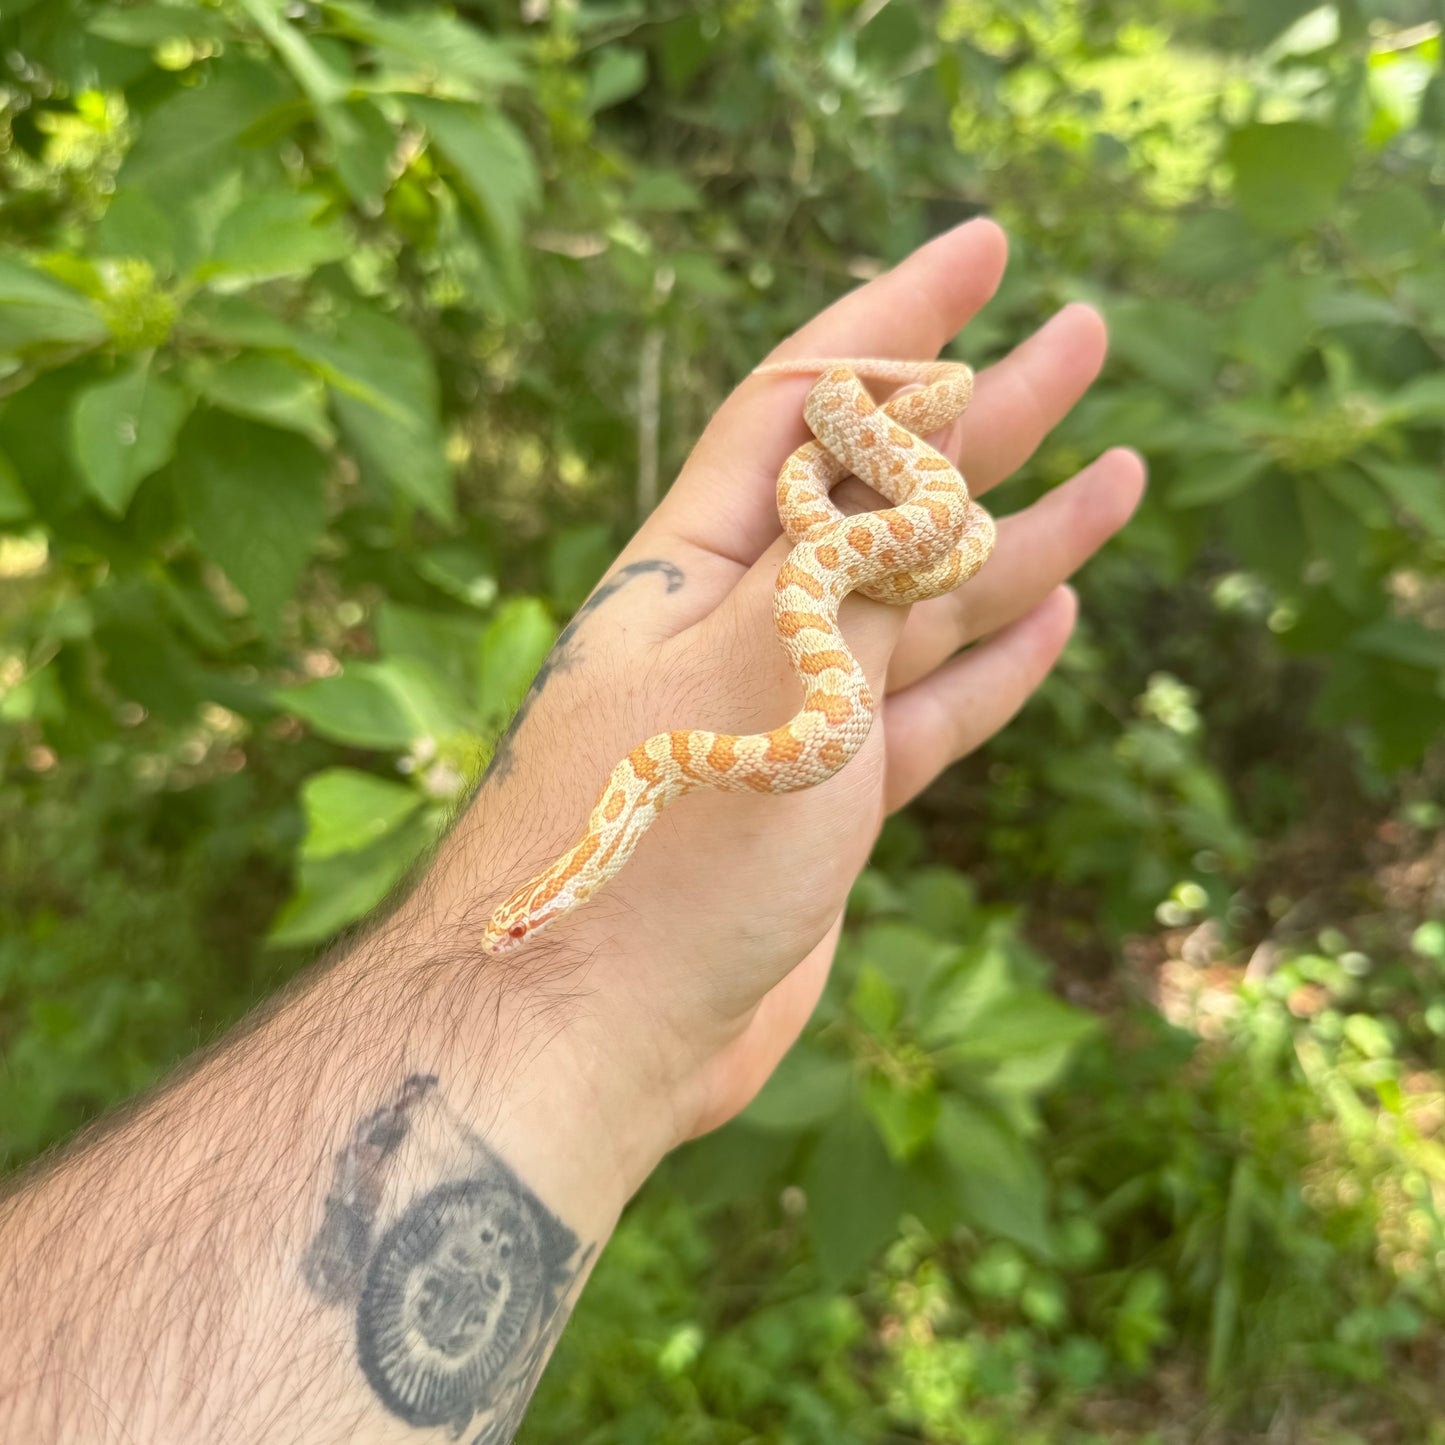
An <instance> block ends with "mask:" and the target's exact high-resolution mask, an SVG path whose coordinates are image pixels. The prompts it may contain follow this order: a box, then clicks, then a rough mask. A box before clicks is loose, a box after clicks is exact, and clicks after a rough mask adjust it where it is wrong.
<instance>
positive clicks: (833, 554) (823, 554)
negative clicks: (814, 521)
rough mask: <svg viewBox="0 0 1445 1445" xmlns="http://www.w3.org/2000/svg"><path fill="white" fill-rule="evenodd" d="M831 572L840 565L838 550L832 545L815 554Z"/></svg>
mask: <svg viewBox="0 0 1445 1445" xmlns="http://www.w3.org/2000/svg"><path fill="white" fill-rule="evenodd" d="M813 555H814V556H815V557H816V558H817V559H818V560H819V561H820V562H821V563H822V564H823V565H824V566H825V567H826V568H827V569H828V570H829V571H830V572H831V571H832V570H833V569H834V568H835V567H836V566H837V565H838V549H837V548H836V547H834V546H833V545H832V544H831V543H829V544H827V545H825V546H822V547H819V548H818V550H817V551H816V552H815V553H814V554H813Z"/></svg>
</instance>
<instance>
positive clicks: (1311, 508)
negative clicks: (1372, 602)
mask: <svg viewBox="0 0 1445 1445" xmlns="http://www.w3.org/2000/svg"><path fill="white" fill-rule="evenodd" d="M1356 476H1358V473H1357V474H1356ZM1295 496H1296V498H1297V501H1298V505H1299V511H1300V520H1301V521H1302V522H1303V523H1304V534H1305V537H1306V539H1307V540H1308V542H1309V546H1310V551H1311V552H1312V553H1313V555H1314V556H1315V557H1316V558H1319V559H1321V560H1323V561H1325V562H1328V563H1329V569H1330V570H1329V579H1328V580H1329V586H1330V590H1331V591H1332V592H1334V593H1335V595H1336V596H1337V597H1338V598H1339V599H1340V601H1341V602H1343V603H1344V605H1345V606H1346V607H1348V608H1350V609H1351V610H1355V609H1357V608H1359V607H1360V606H1361V605H1362V604H1363V602H1364V588H1365V578H1364V570H1363V565H1362V564H1363V551H1364V538H1363V535H1362V533H1361V530H1360V523H1359V520H1358V518H1356V517H1355V515H1354V514H1353V513H1352V511H1351V510H1350V509H1349V508H1348V507H1346V506H1344V505H1343V504H1342V503H1341V502H1340V501H1339V500H1338V499H1337V498H1336V497H1335V496H1334V495H1333V493H1331V492H1328V491H1326V490H1325V488H1324V487H1322V486H1321V485H1320V484H1319V481H1318V480H1317V479H1316V478H1313V477H1299V478H1296V480H1295Z"/></svg>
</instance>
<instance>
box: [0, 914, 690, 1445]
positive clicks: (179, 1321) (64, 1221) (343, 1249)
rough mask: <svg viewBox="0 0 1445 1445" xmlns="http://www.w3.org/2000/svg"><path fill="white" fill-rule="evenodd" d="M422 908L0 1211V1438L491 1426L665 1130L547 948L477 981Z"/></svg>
mask: <svg viewBox="0 0 1445 1445" xmlns="http://www.w3.org/2000/svg"><path fill="white" fill-rule="evenodd" d="M442 911H444V910H442V909H441V908H440V907H439V906H438V897H437V894H436V892H435V891H434V890H431V889H428V888H423V889H422V890H421V891H420V892H419V893H418V894H417V895H416V896H415V897H414V898H413V900H411V902H409V903H408V905H407V906H406V907H404V908H403V910H402V911H401V912H400V913H399V914H398V915H397V916H396V917H394V918H393V919H392V920H390V922H389V923H388V924H387V925H386V926H385V927H384V928H383V929H382V930H381V931H380V932H378V933H377V934H376V935H374V936H373V937H372V938H371V939H370V940H369V941H367V942H365V943H364V944H363V945H362V946H361V947H360V948H358V949H357V950H356V951H355V952H354V953H352V954H351V955H350V956H348V957H345V958H343V959H342V960H340V961H339V962H337V963H336V964H334V965H333V966H331V967H330V968H328V969H326V970H325V971H323V972H321V973H320V974H319V976H317V977H316V978H314V979H313V980H312V981H311V982H310V983H309V984H307V985H306V986H304V987H302V988H300V989H298V990H296V991H295V992H294V993H293V994H292V995H291V996H290V997H288V998H287V999H285V1000H284V1001H283V1002H282V1003H281V1004H280V1005H279V1006H278V1007H275V1008H273V1009H272V1010H270V1011H269V1012H268V1014H267V1016H266V1017H265V1018H264V1019H263V1020H262V1021H260V1022H259V1023H258V1024H256V1025H255V1026H254V1027H252V1028H250V1029H249V1030H247V1031H246V1032H245V1033H244V1034H243V1035H242V1036H240V1037H237V1038H236V1039H234V1040H233V1041H231V1042H229V1043H227V1044H226V1045H225V1046H224V1047H222V1048H221V1049H219V1050H218V1051H216V1052H215V1053H213V1054H212V1055H211V1056H210V1057H209V1058H207V1059H206V1060H205V1061H204V1062H202V1063H201V1064H200V1065H199V1066H197V1067H195V1068H194V1069H193V1070H192V1071H190V1072H189V1074H188V1075H187V1076H186V1077H184V1078H183V1079H181V1080H179V1081H178V1082H176V1083H174V1084H172V1085H171V1086H170V1087H169V1088H167V1089H165V1090H163V1091H162V1092H160V1093H159V1094H157V1095H156V1096H154V1097H152V1098H150V1099H148V1100H146V1101H145V1102H143V1103H142V1104H141V1105H140V1106H139V1107H137V1108H136V1109H135V1110H134V1111H133V1112H132V1113H131V1114H130V1116H129V1117H127V1118H125V1119H124V1120H122V1121H121V1122H119V1123H118V1124H116V1125H113V1126H112V1127H110V1128H109V1129H107V1130H106V1131H105V1132H104V1133H102V1134H101V1135H100V1136H99V1137H96V1138H95V1139H93V1140H92V1141H90V1142H88V1143H87V1142H84V1141H83V1143H82V1146H81V1147H79V1148H75V1149H72V1150H71V1151H69V1152H68V1153H66V1154H65V1155H63V1156H62V1157H61V1158H59V1159H58V1160H57V1161H55V1162H54V1163H52V1164H50V1165H49V1166H48V1167H47V1168H46V1169H45V1170H44V1171H43V1172H42V1174H41V1175H39V1176H38V1177H36V1178H34V1179H32V1180H30V1181H28V1183H26V1184H25V1185H24V1186H23V1187H22V1188H21V1189H20V1190H19V1191H17V1192H16V1193H15V1194H13V1195H12V1196H11V1198H10V1199H9V1201H8V1202H7V1203H6V1204H4V1205H0V1437H3V1438H4V1439H7V1440H28V1441H33V1442H42V1441H66V1442H81V1441H110V1440H117V1441H120V1440H126V1441H131V1440H135V1441H139V1440H145V1441H170V1440H176V1441H181V1440H185V1441H196V1440H206V1441H216V1442H220V1441H277V1442H279V1441H308V1442H311V1441H317V1442H321V1441H332V1440H335V1441H372V1440H377V1441H382V1440H386V1441H392V1440H398V1439H413V1438H415V1439H419V1440H425V1439H438V1440H440V1439H448V1440H454V1439H465V1440H466V1441H469V1442H476V1445H481V1442H488V1445H491V1442H499V1441H505V1440H509V1439H511V1437H512V1435H513V1433H514V1432H515V1430H516V1428H517V1426H518V1424H519V1423H520V1421H521V1418H522V1413H523V1411H524V1409H525V1407H526V1403H527V1400H528V1398H529V1396H530V1394H531V1392H532V1389H533V1386H534V1385H535V1383H536V1380H537V1377H538V1375H539V1374H540V1372H541V1369H542V1365H543V1362H544V1360H545V1358H546V1356H547V1353H548V1351H549V1349H550V1348H551V1345H552V1344H553V1342H554V1341H555V1339H556V1336H557V1334H558V1332H559V1331H560V1329H561V1327H562V1324H563V1322H564V1320H565V1318H566V1315H567V1311H568V1308H569V1306H570V1304H571V1302H572V1299H573V1297H574V1296H575V1294H576V1291H577V1289H578V1288H579V1286H580V1281H581V1279H582V1277H583V1275H584V1274H585V1272H586V1271H587V1269H588V1267H589V1266H590V1264H591V1262H592V1261H593V1259H594V1258H595V1256H596V1251H597V1247H598V1245H599V1243H600V1241H601V1240H603V1239H604V1238H605V1237H606V1235H607V1234H608V1232H609V1231H610V1229H611V1228H612V1225H613V1223H614V1221H615V1218H616V1215H617V1212H618V1211H619V1209H620V1208H621V1206H622V1204H623V1202H624V1201H625V1200H626V1198H627V1197H628V1195H629V1194H630V1193H631V1192H632V1190H633V1189H634V1188H635V1187H636V1186H637V1184H638V1183H639V1182H640V1180H641V1179H642V1177H643V1176H644V1175H645V1174H646V1172H647V1170H648V1169H649V1167H650V1166H651V1164H652V1163H653V1162H654V1160H655V1158H656V1157H657V1155H658V1154H659V1153H660V1151H661V1149H662V1148H663V1147H664V1138H665V1136H666V1134H667V1132H668V1128H669V1123H668V1121H667V1120H666V1116H665V1111H664V1112H663V1113H659V1112H658V1110H657V1109H656V1106H655V1105H653V1106H650V1107H649V1106H647V1105H646V1101H644V1100H640V1099H635V1098H630V1097H627V1096H626V1088H627V1084H626V1082H625V1081H630V1080H632V1079H635V1078H636V1077H637V1075H636V1071H635V1069H629V1070H627V1071H626V1072H625V1074H624V1073H623V1072H621V1071H619V1070H618V1069H617V1068H615V1067H614V1066H613V1061H609V1060H608V1059H607V1057H606V1054H605V1052H604V1051H603V1049H602V1048H601V1047H600V1046H599V1044H598V1042H597V1040H596V1039H595V1038H593V1037H590V1036H589V1029H588V1027H587V1021H586V1014H587V1008H586V1004H585V1002H584V1001H583V1000H581V999H579V998H577V997H576V996H575V995H574V992H573V988H574V983H573V978H574V975H573V973H572V969H571V965H570V961H569V959H568V958H567V957H565V956H563V955H561V954H558V953H555V952H554V953H551V954H550V955H547V956H546V957H544V958H541V959H537V958H534V959H533V960H532V962H531V964H530V966H529V969H528V974H527V976H526V978H525V979H523V978H520V977H518V976H516V975H496V976H493V977H491V978H487V979H481V980H479V979H478V978H477V977H476V976H475V972H476V967H477V966H476V964H475V962H474V961H473V958H472V955H471V954H470V951H469V950H468V948H467V947H466V944H465V940H464V938H459V937H458V936H457V932H458V931H457V928H456V926H455V925H454V924H444V923H442V922H441V920H440V918H439V914H440V913H441V912H442ZM624 1121H625V1122H624ZM649 1121H650V1126H649Z"/></svg>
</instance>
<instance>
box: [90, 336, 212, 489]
mask: <svg viewBox="0 0 1445 1445" xmlns="http://www.w3.org/2000/svg"><path fill="white" fill-rule="evenodd" d="M190 408H191V401H190V398H189V397H188V396H187V395H186V394H185V393H184V392H183V391H182V390H181V389H180V388H179V387H177V386H174V385H172V384H171V383H170V382H168V381H166V380H165V379H164V378H162V377H159V376H153V375H152V374H151V369H150V364H149V362H148V361H142V362H140V363H139V364H137V365H136V366H134V367H132V368H131V370H130V371H128V372H126V373H124V374H123V375H121V376H118V377H116V378H115V379H114V380H113V381H102V382H98V383H96V385H94V386H89V387H86V388H85V389H84V390H83V391H79V392H77V393H76V396H75V401H74V403H73V405H72V406H71V411H70V445H71V450H72V452H73V453H74V455H75V464H76V466H77V467H78V468H79V470H80V474H81V476H83V477H84V478H85V482H86V486H87V487H88V488H89V490H90V492H91V495H92V496H94V497H95V499H96V500H97V501H98V502H99V503H100V504H101V505H102V506H103V507H104V508H105V509H106V510H107V511H108V512H110V513H111V514H112V515H114V516H117V517H119V516H122V515H123V514H124V512H125V509H126V508H127V507H128V506H129V505H130V499H131V498H132V497H133V496H134V495H135V489H136V488H137V487H138V486H139V485H140V484H141V482H142V481H144V480H145V478H146V477H148V476H150V474H151V473H152V472H154V471H158V470H159V469H160V468H161V467H163V466H164V465H165V464H166V463H167V462H168V461H170V459H171V457H172V456H173V455H174V454H175V449H176V437H177V434H178V433H179V432H180V429H181V423H182V422H183V421H185V419H186V413H187V412H188V411H189V410H190Z"/></svg>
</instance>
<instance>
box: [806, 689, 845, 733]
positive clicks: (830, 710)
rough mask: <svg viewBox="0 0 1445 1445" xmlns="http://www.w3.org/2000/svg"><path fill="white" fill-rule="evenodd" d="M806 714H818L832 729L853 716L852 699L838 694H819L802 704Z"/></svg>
mask: <svg viewBox="0 0 1445 1445" xmlns="http://www.w3.org/2000/svg"><path fill="white" fill-rule="evenodd" d="M803 706H804V708H805V710H806V711H808V712H820V713H822V714H823V716H824V717H825V718H827V719H828V721H829V722H830V723H832V724H833V726H834V727H837V726H838V725H839V724H840V723H845V722H847V721H848V719H849V718H850V717H852V716H853V713H854V707H853V699H852V698H848V697H844V696H843V695H842V693H838V692H820V693H817V694H816V695H815V696H813V697H810V698H808V699H807V700H806V701H805V702H804V704H803Z"/></svg>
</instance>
